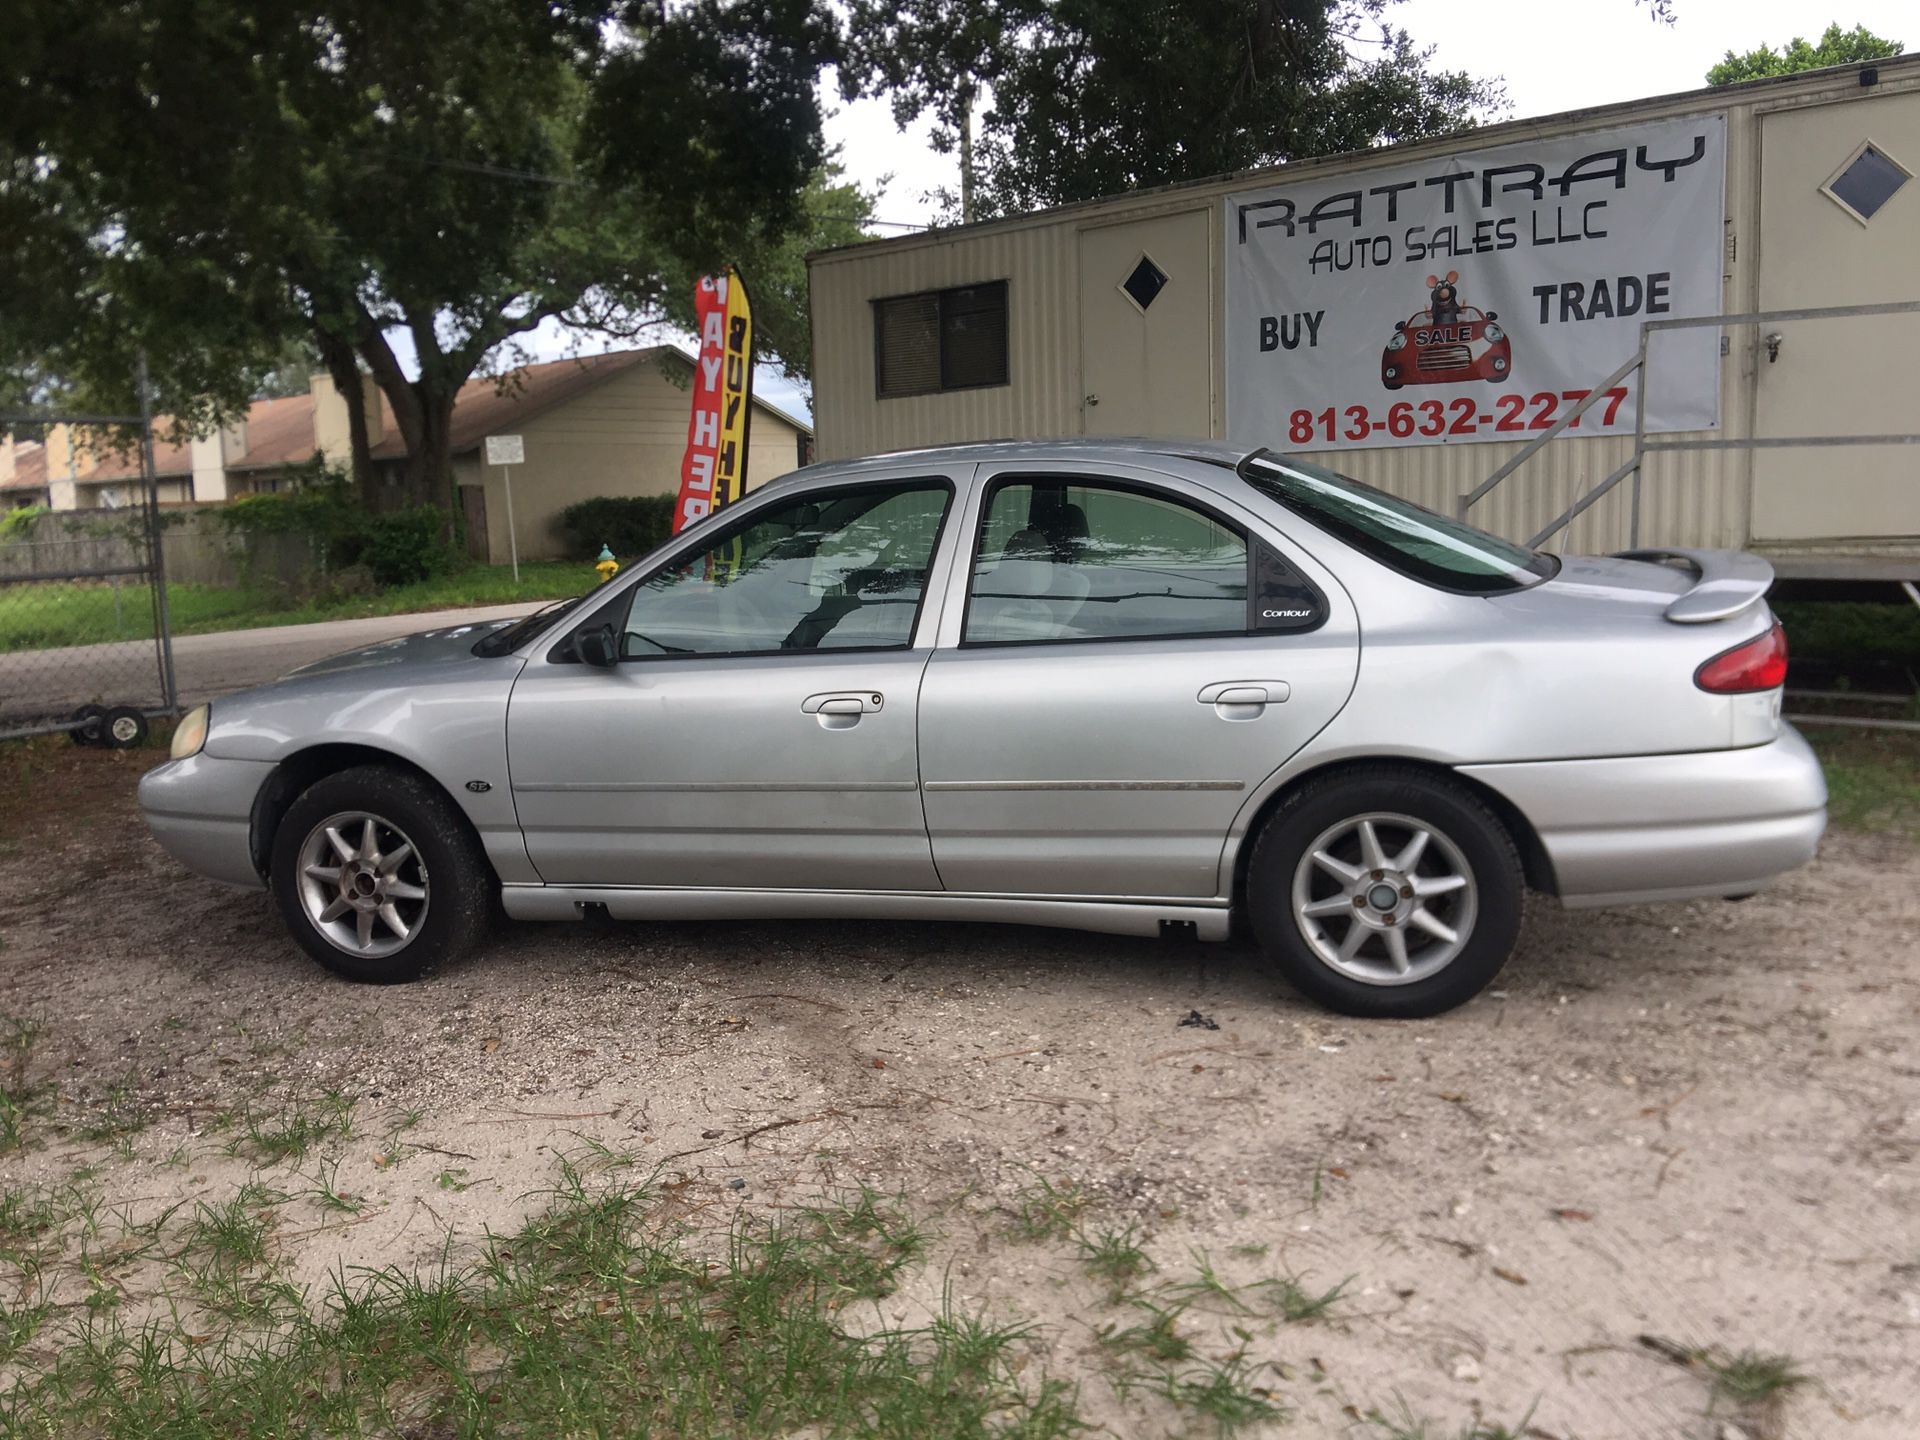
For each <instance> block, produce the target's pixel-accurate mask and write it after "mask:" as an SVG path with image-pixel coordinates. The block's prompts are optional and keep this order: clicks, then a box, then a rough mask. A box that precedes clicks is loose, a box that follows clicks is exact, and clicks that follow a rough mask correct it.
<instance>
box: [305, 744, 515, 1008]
mask: <svg viewBox="0 0 1920 1440" xmlns="http://www.w3.org/2000/svg"><path fill="white" fill-rule="evenodd" d="M356 813H363V814H366V815H371V816H373V817H375V818H376V820H377V822H378V823H379V825H381V826H383V827H387V828H388V829H390V830H391V831H397V832H399V834H400V836H401V838H402V839H404V840H405V841H406V842H408V843H409V844H411V846H412V847H413V857H412V858H411V859H410V860H409V861H408V862H407V867H408V868H407V869H405V870H403V871H401V872H398V873H396V875H395V877H394V878H396V879H399V878H406V879H408V880H409V881H410V882H411V883H412V884H413V886H414V887H415V888H418V889H420V890H422V891H424V892H425V898H424V901H423V902H422V903H423V905H424V910H423V912H422V913H421V914H419V915H418V917H417V920H415V921H414V923H412V925H411V934H410V935H409V936H408V937H407V938H406V939H405V940H404V941H403V942H402V943H401V945H400V946H399V948H397V949H395V950H393V951H392V952H391V953H387V954H382V955H377V956H373V955H359V954H355V953H353V952H352V951H350V950H347V949H343V948H342V947H341V945H339V944H336V943H335V942H334V941H333V940H331V939H329V938H328V936H327V934H325V933H323V932H322V929H321V927H320V924H319V923H318V921H317V920H316V919H314V918H311V917H310V916H309V914H308V909H307V900H306V898H305V894H304V892H303V887H302V881H303V876H302V873H301V871H302V864H301V852H302V851H303V850H304V849H305V848H306V846H307V842H308V840H309V839H310V838H314V837H315V834H316V831H317V830H319V828H320V827H321V826H322V825H323V824H324V822H326V821H327V820H328V819H329V818H331V817H335V816H339V815H343V814H356ZM394 849H395V850H396V851H397V849H398V847H397V846H395V847H394ZM332 858H334V859H336V860H338V859H339V858H340V857H338V856H335V857H332ZM341 868H342V870H343V873H344V869H345V867H344V866H342V867H341ZM269 875H270V880H269V883H270V886H271V888H272V890H273V898H274V900H275V902H276V903H277V904H278V905H279V907H280V914H281V917H282V918H283V919H284V920H285V921H286V923H287V928H288V929H289V930H290V931H291V932H292V933H293V938H294V939H295V940H297V941H298V942H299V943H300V946H301V948H302V949H304V950H305V951H306V952H307V953H308V954H309V955H311V956H312V957H313V958H314V959H315V960H318V961H319V962H320V963H321V964H322V965H324V966H326V967H327V969H329V970H331V971H333V972H334V973H335V974H336V975H343V976H345V977H346V978H347V979H349V980H359V981H362V982H365V983H369V984H375V985H394V984H400V983H404V982H406V981H409V980H418V979H421V978H422V977H424V976H426V975H428V974H431V973H432V972H433V970H434V969H435V968H436V967H438V966H439V965H441V964H443V963H445V962H447V961H449V960H455V959H458V958H459V957H461V956H463V955H465V954H467V953H468V952H470V951H471V950H473V949H474V948H475V947H476V946H478V945H479V943H480V942H481V940H482V939H484V938H485V936H486V931H487V922H488V920H489V918H490V916H491V908H492V904H493V890H494V879H493V871H492V869H491V867H489V866H488V864H487V859H486V856H485V854H484V853H483V852H482V851H481V849H480V842H479V840H478V839H477V838H476V837H475V836H474V834H473V831H472V829H471V828H470V827H469V826H468V824H467V820H466V817H465V816H464V815H462V814H461V813H460V811H459V809H458V808H457V807H456V806H455V805H454V803H453V802H452V801H451V800H449V799H448V798H447V797H446V795H445V794H444V793H442V791H441V790H440V789H439V787H438V786H436V785H434V784H433V783H432V782H431V781H429V780H427V779H425V778H424V777H422V776H420V775H417V774H415V773H413V772H411V771H407V770H401V769H398V768H394V767H389V766H385V765H357V766H355V767H354V768H352V769H350V770H342V771H339V772H338V773H337V774H333V775H328V776H326V777H325V778H323V779H320V780H316V781H315V782H314V783H313V784H312V785H310V786H308V787H307V788H306V789H305V790H304V791H302V792H301V794H300V796H299V798H298V799H296V800H295V801H294V802H293V804H292V805H291V806H289V807H288V809H287V813H286V815H285V816H284V817H283V818H282V819H281V821H280V828H279V829H278V830H277V831H276V832H275V834H274V837H273V858H272V863H271V865H270V867H269ZM332 883H334V882H324V884H326V885H331V884H332ZM342 883H343V884H344V881H343V882H342ZM350 913H353V912H350ZM322 918H324V912H322ZM354 918H355V920H356V921H357V918H358V916H357V913H355V914H354ZM340 923H342V924H344V923H346V922H345V920H344V918H343V920H342V921H341V922H340ZM382 930H383V933H382V935H381V938H380V942H379V943H383V944H384V943H390V942H391V941H392V940H394V939H395V938H397V937H395V936H394V935H393V934H392V933H391V932H390V931H385V930H384V925H383V924H382ZM349 938H351V937H349Z"/></svg>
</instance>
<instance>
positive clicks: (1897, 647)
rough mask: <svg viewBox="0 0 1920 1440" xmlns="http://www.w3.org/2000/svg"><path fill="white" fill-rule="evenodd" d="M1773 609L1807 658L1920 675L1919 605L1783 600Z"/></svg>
mask: <svg viewBox="0 0 1920 1440" xmlns="http://www.w3.org/2000/svg"><path fill="white" fill-rule="evenodd" d="M1773 610H1774V613H1775V614H1776V615H1778V616H1779V617H1780V623H1781V624H1782V625H1784V626H1785V627H1786V630H1787V645H1788V647H1789V648H1790V649H1791V650H1792V652H1793V654H1795V655H1796V656H1799V657H1802V658H1804V659H1809V660H1813V659H1818V660H1836V661H1839V662H1841V663H1842V664H1849V663H1866V664H1875V663H1877V664H1890V665H1904V666H1907V667H1908V668H1910V669H1912V670H1913V671H1915V672H1916V675H1920V606H1915V605H1912V604H1910V603H1908V602H1907V601H1905V600H1902V601H1900V602H1899V603H1898V604H1894V605H1878V604H1871V603H1867V602H1863V601H1853V600H1781V601H1777V602H1773Z"/></svg>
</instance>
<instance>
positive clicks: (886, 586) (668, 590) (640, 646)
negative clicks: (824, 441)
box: [621, 480, 952, 660]
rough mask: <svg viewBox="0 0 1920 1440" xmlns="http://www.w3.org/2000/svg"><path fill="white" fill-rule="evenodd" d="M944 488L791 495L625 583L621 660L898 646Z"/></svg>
mask: <svg viewBox="0 0 1920 1440" xmlns="http://www.w3.org/2000/svg"><path fill="white" fill-rule="evenodd" d="M951 498H952V491H951V489H950V488H949V487H948V486H947V485H946V484H944V483H942V482H939V481H930V480H916V481H911V482H906V483H902V484H900V485H867V486H862V487H860V488H859V489H853V490H840V491H828V492H826V493H824V494H822V493H820V492H814V493H812V494H808V495H796V496H794V497H793V498H792V499H791V500H789V501H787V502H786V503H784V504H779V505H775V506H774V507H773V508H771V509H769V510H763V511H761V512H759V513H758V514H757V515H755V516H754V518H753V519H752V521H751V522H749V523H747V524H745V525H740V526H735V527H733V528H732V529H731V531H727V530H718V531H717V534H718V538H716V540H715V541H714V543H713V544H712V545H710V546H709V547H708V548H707V549H706V550H704V551H701V552H699V553H697V554H695V555H692V556H689V557H688V558H686V559H684V560H681V561H677V562H675V563H674V564H673V565H671V566H669V567H668V568H667V569H665V570H662V571H661V572H660V573H659V574H657V575H654V576H652V577H651V578H649V579H647V580H645V581H642V582H641V583H640V584H639V585H637V586H635V587H634V590H633V599H632V603H631V605H630V606H629V608H628V611H627V619H626V624H625V626H624V627H623V631H622V638H621V654H622V655H623V656H624V657H625V658H627V659H630V660H631V659H642V658H645V657H648V656H655V655H739V654H752V653H756V652H765V651H778V650H828V649H849V648H853V647H863V648H881V649H891V648H899V649H904V648H905V647H906V646H908V645H910V644H912V643H913V622H914V619H915V617H916V616H917V615H918V614H919V612H920V598H921V596H922V595H924V594H925V593H926V588H927V570H928V568H929V567H930V566H931V565H932V563H933V551H934V546H935V544H936V542H937V541H938V540H939V536H940V525H941V522H942V521H943V520H944V519H945V517H946V513H947V505H948V502H949V500H950V499H951Z"/></svg>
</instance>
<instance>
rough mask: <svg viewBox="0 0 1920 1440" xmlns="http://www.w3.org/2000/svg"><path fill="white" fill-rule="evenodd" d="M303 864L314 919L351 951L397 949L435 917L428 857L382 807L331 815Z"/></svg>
mask: <svg viewBox="0 0 1920 1440" xmlns="http://www.w3.org/2000/svg"><path fill="white" fill-rule="evenodd" d="M299 866H300V873H299V877H298V879H299V889H300V906H301V909H302V910H304V911H305V912H306V916H307V920H308V921H309V922H310V923H311V924H312V926H313V928H314V929H315V930H316V931H318V932H319V933H320V934H321V935H322V936H323V937H325V939H326V940H327V943H328V944H330V945H332V946H333V947H334V948H335V949H337V950H343V951H345V952H346V953H347V954H349V955H359V956H364V957H367V958H369V959H378V958H380V957H381V956H383V955H393V954H396V953H397V952H399V951H401V950H403V949H405V948H406V946H407V944H408V943H409V942H410V941H411V940H412V939H413V938H414V936H415V935H417V934H419V932H420V926H421V924H422V923H423V922H424V921H425V920H426V918H427V901H428V886H427V867H426V864H425V862H424V861H422V860H421V858H420V852H419V851H418V850H416V849H415V848H414V845H413V842H412V841H411V840H410V839H408V838H407V836H406V835H405V834H404V833H403V832H402V831H401V829H400V827H399V826H397V825H395V824H394V823H393V822H392V821H390V820H386V819H383V818H382V817H380V816H378V815H374V814H370V813H368V812H366V811H363V810H349V811H342V812H341V813H339V814H337V815H329V816H328V817H327V818H326V819H325V820H322V821H321V822H320V823H319V824H318V825H316V826H314V827H313V829H312V830H310V831H309V832H308V833H307V838H306V839H305V840H304V841H303V842H302V843H301V846H300V857H299Z"/></svg>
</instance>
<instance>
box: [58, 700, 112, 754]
mask: <svg viewBox="0 0 1920 1440" xmlns="http://www.w3.org/2000/svg"><path fill="white" fill-rule="evenodd" d="M106 718H107V707H106V706H104V705H82V706H81V707H80V708H79V709H78V710H76V711H74V712H73V728H72V729H71V730H69V731H67V738H68V739H69V740H71V741H73V743H74V744H76V745H102V744H105V743H106V741H105V736H106V731H105V730H104V729H102V728H101V722H102V721H103V720H105V719H106Z"/></svg>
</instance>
